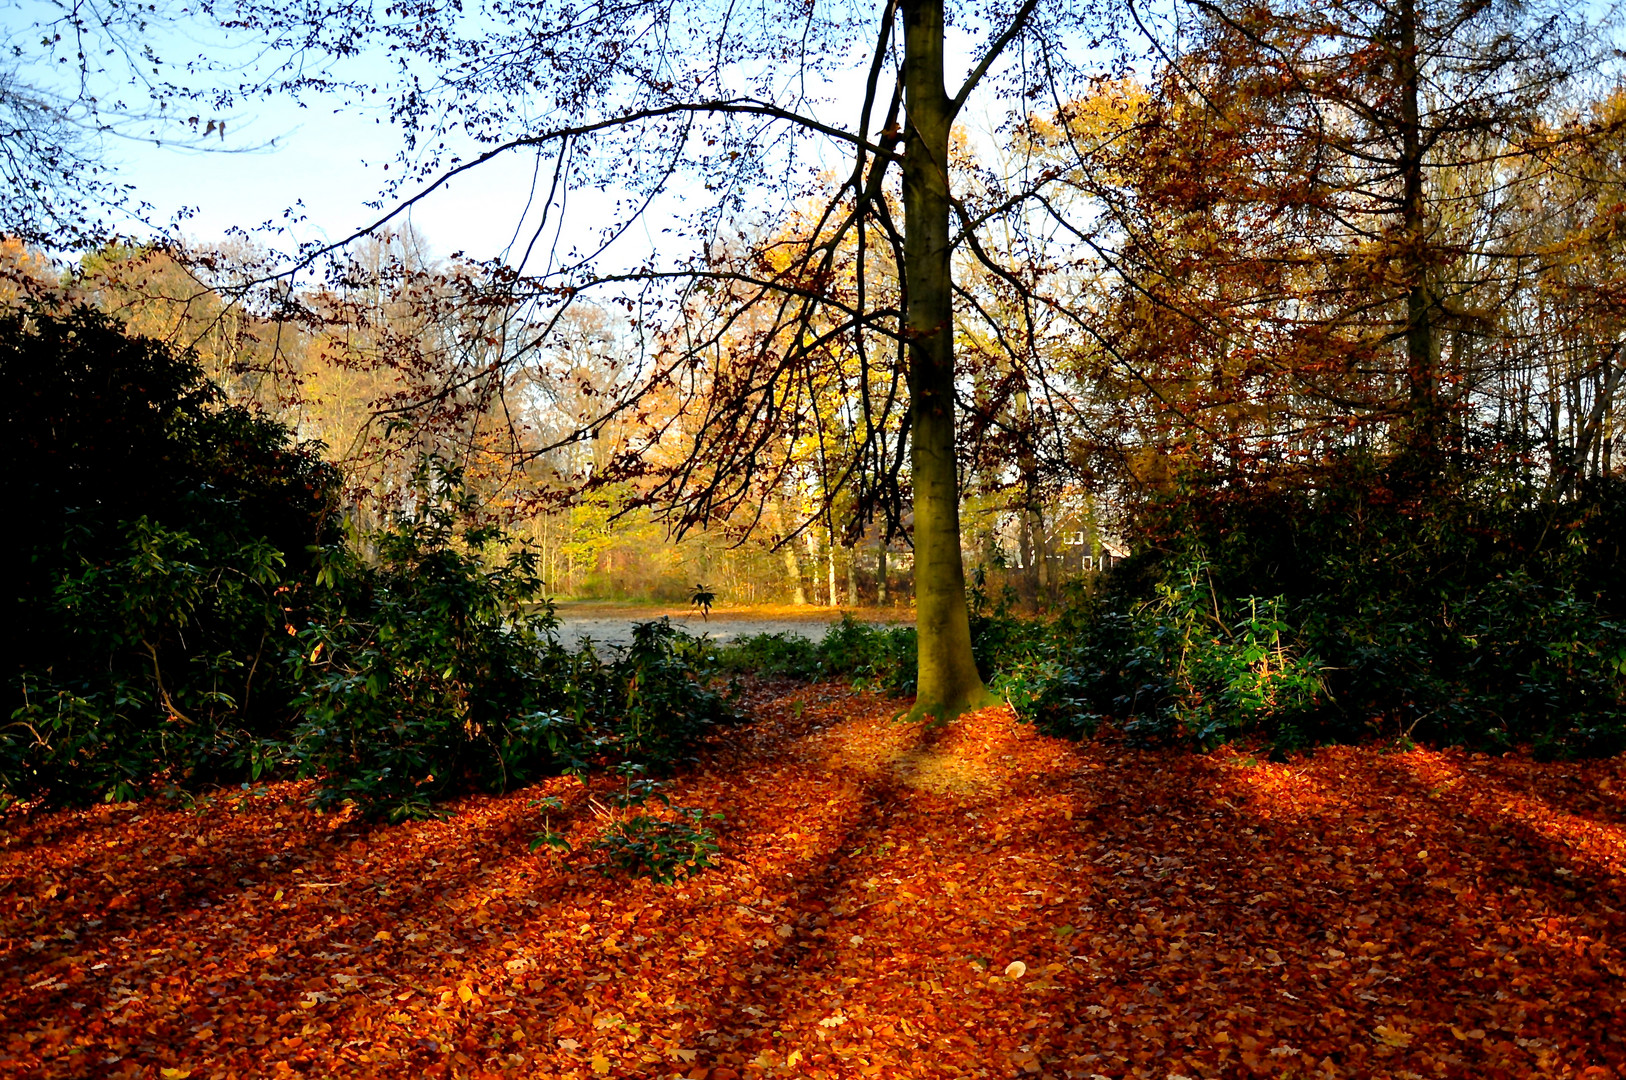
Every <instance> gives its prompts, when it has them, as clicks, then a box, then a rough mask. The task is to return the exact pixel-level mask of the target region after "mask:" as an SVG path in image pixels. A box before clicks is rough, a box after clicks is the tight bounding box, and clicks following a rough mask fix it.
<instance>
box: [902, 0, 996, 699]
mask: <svg viewBox="0 0 1626 1080" xmlns="http://www.w3.org/2000/svg"><path fill="white" fill-rule="evenodd" d="M902 8H903V32H904V61H903V78H904V110H905V116H906V119H907V122H906V125H905V129H904V139H905V150H904V158H903V205H904V271H905V272H904V279H905V282H906V283H907V289H908V295H907V300H906V310H905V327H906V330H905V332H906V334H907V337H908V358H909V359H908V363H909V372H908V375H909V412H910V435H911V443H910V448H909V449H910V457H909V465H910V471H911V474H912V478H913V482H914V501H915V506H914V509H915V529H914V541H915V618H916V625H917V627H918V630H919V642H920V647H919V668H918V673H919V688H918V690H917V692H916V698H915V710H914V712H915V714H916V715H917V716H918V715H930V716H932V717H933V718H934V719H936V720H938V721H947V720H949V719H952V718H953V717H954V716H956V715H958V714H959V713H961V712H965V711H967V710H969V709H975V708H980V707H981V706H983V705H985V704H989V703H990V702H991V700H992V697H991V695H990V694H989V693H988V691H987V690H986V689H985V688H984V687H983V685H982V679H981V678H980V677H979V676H978V674H977V664H976V660H975V659H974V657H973V656H972V654H971V623H970V616H969V613H968V611H967V609H966V598H965V566H964V564H963V562H962V559H961V552H960V491H959V477H958V474H957V470H956V460H955V452H954V449H955V447H954V295H953V280H952V267H951V262H950V255H951V252H950V249H949V209H950V206H949V189H948V146H949V129H950V127H951V126H952V124H953V121H954V117H953V103H952V102H951V101H950V99H949V96H948V94H947V93H946V92H945V91H944V89H943V4H942V2H941V0H904V3H903V4H902Z"/></svg>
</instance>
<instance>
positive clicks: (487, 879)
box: [0, 684, 1626, 1080]
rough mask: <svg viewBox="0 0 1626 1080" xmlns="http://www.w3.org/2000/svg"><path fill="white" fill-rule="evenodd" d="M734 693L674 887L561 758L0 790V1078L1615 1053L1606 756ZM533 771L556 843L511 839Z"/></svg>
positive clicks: (1298, 1071)
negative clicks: (1318, 744)
mask: <svg viewBox="0 0 1626 1080" xmlns="http://www.w3.org/2000/svg"><path fill="white" fill-rule="evenodd" d="M749 694H750V699H749V701H748V703H747V704H748V705H749V707H750V709H751V712H752V714H753V716H754V720H753V722H752V723H751V724H749V725H748V726H744V727H741V728H739V729H736V730H732V731H729V732H726V733H724V734H723V736H722V737H720V738H719V739H718V740H717V741H716V743H715V744H714V746H713V747H712V749H711V750H710V751H708V754H707V756H706V758H705V759H704V760H703V762H702V763H701V764H700V765H698V766H697V767H695V768H694V769H693V770H691V771H688V772H686V773H684V774H682V775H681V776H679V777H678V778H676V780H675V782H674V785H673V788H672V789H671V790H672V794H673V798H674V801H675V802H677V803H679V804H681V805H687V806H700V807H704V808H706V809H707V810H708V811H716V812H720V813H722V814H724V815H726V819H727V820H726V822H725V823H723V824H720V825H719V826H718V830H719V834H720V837H721V842H722V848H723V858H722V863H721V866H720V867H718V868H716V869H713V870H710V871H707V872H705V873H702V874H701V875H699V876H698V877H695V878H692V879H690V880H688V881H686V882H683V883H680V884H679V885H676V886H659V885H655V884H652V883H650V882H648V881H646V880H635V881H629V880H626V879H620V878H607V877H605V876H603V875H602V874H600V873H598V872H597V871H595V870H594V869H593V868H592V867H591V865H590V863H591V860H592V853H591V852H590V851H585V850H583V848H584V846H585V844H584V843H583V842H584V841H586V840H587V839H588V838H589V837H590V836H591V835H592V833H593V831H594V829H595V822H594V820H593V818H594V815H593V812H592V810H591V805H590V803H589V801H588V799H587V797H586V794H585V793H584V791H583V789H582V786H581V785H580V783H579V782H577V781H575V780H571V779H559V780H555V781H551V782H549V783H547V784H545V785H541V786H540V787H538V788H530V789H527V790H524V791H518V792H514V793H511V794H508V795H505V796H498V797H478V798H471V799H467V800H464V801H461V802H459V803H458V804H456V805H455V806H453V807H452V808H451V810H452V813H451V814H450V816H449V817H447V818H446V819H444V820H439V821H431V822H424V823H419V824H409V825H404V826H395V827H384V826H377V827H375V826H368V825H364V824H361V823H357V822H354V821H350V820H346V819H345V818H343V817H335V816H332V815H329V816H325V817H324V816H317V815H316V814H314V813H313V812H312V811H311V810H309V809H307V808H306V806H305V805H304V803H303V802H302V800H301V798H300V796H301V795H302V793H303V792H304V791H305V789H304V788H303V787H301V786H300V785H297V784H274V785H269V786H262V787H254V788H250V789H248V790H243V791H236V790H234V791H231V792H227V793H222V794H221V795H219V796H218V797H216V798H213V799H210V800H205V801H202V802H199V803H198V804H197V805H195V806H193V807H190V808H187V807H182V806H178V805H168V806H164V805H159V804H143V805H138V806H103V807H97V808H93V809H89V810H79V811H51V812H33V813H26V812H21V811H13V812H12V813H10V814H9V815H6V816H4V817H0V1076H4V1077H18V1078H21V1077H102V1076H138V1075H139V1076H152V1077H160V1078H163V1080H181V1078H186V1077H193V1078H203V1077H230V1076H281V1075H307V1076H341V1077H350V1076H379V1077H414V1076H420V1075H421V1076H429V1077H437V1076H477V1077H478V1076H521V1077H583V1078H586V1080H591V1078H593V1077H596V1076H611V1077H666V1076H681V1077H694V1078H700V1077H708V1078H709V1080H731V1078H740V1080H744V1078H748V1077H777V1076H810V1077H843V1078H845V1077H855V1078H857V1077H887V1078H890V1077H962V1076H989V1077H1018V1076H1039V1077H1045V1076H1048V1077H1055V1078H1060V1077H1075V1078H1076V1077H1097V1078H1098V1077H1110V1078H1114V1080H1116V1078H1119V1077H1129V1076H1134V1077H1153V1078H1157V1080H1178V1078H1180V1077H1190V1078H1197V1077H1216V1076H1226V1077H1229V1076H1254V1075H1258V1076H1271V1077H1404V1078H1411V1077H1436V1076H1448V1077H1535V1076H1555V1077H1556V1076H1563V1077H1582V1078H1589V1080H1592V1078H1603V1077H1612V1076H1626V1043H1623V1042H1622V1039H1623V1038H1626V1010H1623V998H1626V915H1623V914H1622V909H1623V908H1626V798H1623V795H1626V759H1621V758H1616V759H1612V760H1606V761H1594V762H1587V763H1567V764H1542V763H1537V762H1534V761H1532V760H1530V759H1529V758H1527V757H1524V756H1518V755H1513V756H1508V757H1485V756H1482V755H1474V754H1467V753H1462V752H1456V751H1450V752H1439V751H1433V750H1425V749H1416V750H1411V751H1409V752H1404V753H1385V752H1383V751H1382V750H1381V749H1378V748H1335V749H1326V750H1321V751H1318V752H1317V753H1315V754H1314V755H1313V756H1308V757H1305V758H1302V759H1299V760H1295V761H1291V762H1288V763H1285V764H1271V763H1268V762H1265V761H1262V760H1259V759H1256V758H1254V757H1252V756H1249V755H1247V754H1246V753H1244V752H1239V751H1236V750H1223V751H1219V752H1216V753H1212V754H1207V755H1194V754H1183V753H1176V752H1172V751H1148V750H1137V749H1131V748H1127V747H1125V746H1122V745H1120V744H1117V743H1114V742H1111V741H1098V742H1095V743H1090V744H1084V745H1075V744H1071V743H1066V742H1062V741H1058V740H1054V739H1049V738H1046V737H1043V736H1040V735H1038V734H1036V733H1035V732H1034V731H1033V729H1032V728H1030V727H1025V726H1022V725H1020V724H1017V723H1015V722H1014V721H1013V718H1012V716H1011V714H1010V713H1009V712H1008V711H1006V710H1004V709H990V710H986V711H983V712H981V713H977V714H973V715H971V716H969V717H967V718H965V719H964V720H963V721H962V722H960V723H958V724H956V725H954V726H951V727H949V728H946V729H939V730H936V731H926V730H923V729H922V728H920V727H919V726H911V725H904V724H899V723H896V722H894V721H893V720H892V717H893V715H894V714H895V713H896V712H897V711H898V709H899V707H900V706H899V703H898V702H896V701H893V700H887V699H884V698H880V697H875V696H869V695H860V694H854V693H852V692H850V691H848V690H847V689H845V688H843V687H839V686H836V685H833V684H825V685H817V686H811V687H808V686H800V685H788V684H780V685H770V684H754V685H753V686H751V687H750V688H749ZM545 793H551V794H557V795H559V796H561V797H562V798H563V800H564V802H565V806H566V810H565V814H564V818H565V824H564V826H563V827H564V828H565V829H566V831H568V832H569V833H570V834H571V836H572V839H574V840H576V841H577V850H576V852H574V853H572V854H568V855H563V856H561V855H559V854H557V853H554V852H552V851H550V850H548V849H543V850H542V851H541V852H540V853H532V852H531V851H529V850H528V844H529V841H530V840H531V838H532V836H533V835H534V834H535V833H536V831H537V830H538V828H539V827H540V824H541V822H540V817H539V812H538V811H537V809H536V808H535V807H534V806H533V805H532V804H533V802H534V800H536V799H537V798H538V797H539V796H540V795H542V794H545ZM597 793H598V795H599V797H600V798H602V797H603V796H604V795H605V791H604V790H603V789H598V792H597ZM554 823H555V827H560V826H559V819H558V817H557V816H556V817H555V821H554Z"/></svg>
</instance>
